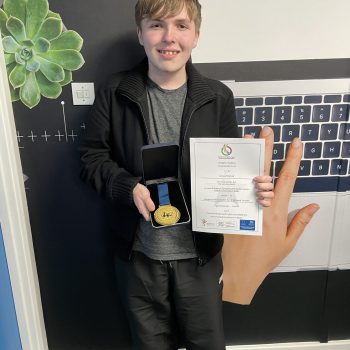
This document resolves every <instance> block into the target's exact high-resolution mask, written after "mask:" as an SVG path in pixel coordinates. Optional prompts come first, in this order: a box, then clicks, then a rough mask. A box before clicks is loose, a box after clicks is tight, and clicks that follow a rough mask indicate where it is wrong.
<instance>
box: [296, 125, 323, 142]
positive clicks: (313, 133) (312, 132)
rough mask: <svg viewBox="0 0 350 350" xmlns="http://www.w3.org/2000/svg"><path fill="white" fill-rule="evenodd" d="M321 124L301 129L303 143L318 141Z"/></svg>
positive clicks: (305, 126) (304, 126)
mask: <svg viewBox="0 0 350 350" xmlns="http://www.w3.org/2000/svg"><path fill="white" fill-rule="evenodd" d="M319 129H320V126H319V124H308V125H303V126H302V127H301V140H302V141H316V140H318V132H319Z"/></svg>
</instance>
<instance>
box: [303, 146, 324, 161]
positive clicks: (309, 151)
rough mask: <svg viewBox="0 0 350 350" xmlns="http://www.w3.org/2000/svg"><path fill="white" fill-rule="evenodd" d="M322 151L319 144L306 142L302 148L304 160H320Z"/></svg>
mask: <svg viewBox="0 0 350 350" xmlns="http://www.w3.org/2000/svg"><path fill="white" fill-rule="evenodd" d="M321 150H322V143H321V142H306V143H305V148H304V158H306V159H310V158H320V157H321Z"/></svg>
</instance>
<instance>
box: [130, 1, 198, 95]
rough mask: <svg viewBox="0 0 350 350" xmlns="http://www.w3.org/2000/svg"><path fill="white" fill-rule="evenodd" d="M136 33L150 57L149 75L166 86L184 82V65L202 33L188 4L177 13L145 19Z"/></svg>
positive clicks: (174, 86)
mask: <svg viewBox="0 0 350 350" xmlns="http://www.w3.org/2000/svg"><path fill="white" fill-rule="evenodd" d="M137 33H138V37H139V41H140V44H141V45H143V46H144V48H145V51H146V55H147V57H148V66H149V71H148V75H149V77H150V78H151V79H152V80H153V81H154V82H156V83H157V84H158V85H160V86H162V85H163V86H162V87H164V88H170V89H175V88H177V87H179V86H181V85H182V84H184V83H185V81H186V79H187V77H186V67H185V66H186V63H187V61H188V60H189V58H190V56H191V53H192V49H193V48H195V47H196V45H197V42H198V37H199V32H198V31H197V30H196V28H195V24H194V22H193V20H190V19H189V17H188V14H187V9H186V6H184V7H183V9H182V10H181V12H179V13H178V14H177V15H176V16H174V17H168V18H160V19H150V18H145V19H143V20H142V22H141V28H138V29H137Z"/></svg>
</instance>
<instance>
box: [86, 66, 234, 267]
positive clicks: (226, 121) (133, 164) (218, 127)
mask: <svg viewBox="0 0 350 350" xmlns="http://www.w3.org/2000/svg"><path fill="white" fill-rule="evenodd" d="M186 70H187V76H188V82H187V87H188V90H187V97H186V101H185V105H184V111H183V116H182V122H181V130H180V178H181V180H182V186H183V190H184V195H185V199H186V202H187V205H188V207H189V208H191V187H190V186H191V179H190V150H189V138H190V137H238V130H237V126H236V121H235V120H236V118H235V108H234V100H233V95H232V92H231V90H230V89H229V88H228V87H226V86H225V85H224V84H222V83H221V82H219V81H216V80H212V79H208V78H205V77H203V76H202V75H201V74H200V73H199V72H198V71H197V70H196V69H195V68H194V67H193V65H192V64H191V63H189V62H188V63H187V65H186ZM147 71H148V64H147V60H145V61H143V62H142V63H141V64H140V65H138V66H137V67H136V68H135V69H133V70H131V71H127V72H122V73H118V74H115V75H113V76H112V77H111V79H110V81H109V83H108V84H107V85H106V87H105V88H104V89H102V90H101V91H100V92H99V94H98V96H97V97H96V100H95V103H94V107H93V112H92V115H91V118H90V119H89V121H88V123H87V126H86V132H85V135H84V136H83V138H82V142H81V145H80V154H81V161H82V168H81V174H80V175H81V178H82V179H83V180H84V181H86V182H88V183H90V184H91V185H92V186H93V187H94V188H95V189H96V190H97V192H98V193H99V194H101V195H102V196H104V197H106V198H108V199H110V200H111V201H112V203H113V206H114V207H113V217H112V231H113V234H114V236H115V241H116V243H115V245H116V247H115V249H116V253H117V254H118V256H119V257H121V258H122V259H128V258H129V257H130V253H131V250H132V245H133V241H134V236H135V232H136V229H137V225H138V223H139V220H140V214H139V212H138V210H137V208H136V206H135V204H134V201H133V195H132V191H133V188H134V187H135V186H136V184H137V183H139V182H142V169H141V147H142V146H144V145H147V144H149V132H148V130H149V127H148V124H149V122H148V120H149V115H148V102H147V93H146V80H147ZM193 239H194V243H195V246H196V249H197V253H198V257H199V263H200V264H204V263H205V262H206V261H208V259H210V258H211V257H213V256H214V255H216V254H217V253H218V252H219V251H220V249H221V248H222V244H223V236H222V235H219V234H209V233H200V232H193Z"/></svg>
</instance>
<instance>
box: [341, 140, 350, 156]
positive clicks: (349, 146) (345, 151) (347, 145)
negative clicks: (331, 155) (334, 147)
mask: <svg viewBox="0 0 350 350" xmlns="http://www.w3.org/2000/svg"><path fill="white" fill-rule="evenodd" d="M341 156H342V158H350V142H344V143H343V147H342V149H341Z"/></svg>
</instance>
